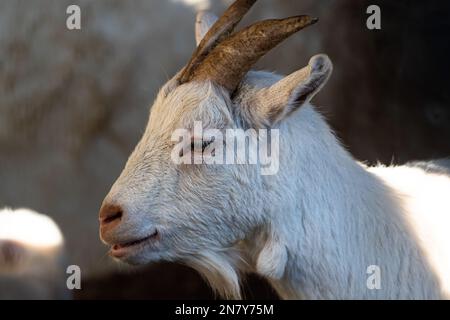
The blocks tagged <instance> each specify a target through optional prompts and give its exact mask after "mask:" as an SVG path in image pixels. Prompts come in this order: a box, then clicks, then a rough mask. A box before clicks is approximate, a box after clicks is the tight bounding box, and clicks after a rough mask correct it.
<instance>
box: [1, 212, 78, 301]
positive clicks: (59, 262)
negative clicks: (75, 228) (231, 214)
mask: <svg viewBox="0 0 450 320" xmlns="http://www.w3.org/2000/svg"><path fill="white" fill-rule="evenodd" d="M64 260H65V257H64V248H63V237H62V234H61V231H60V229H59V228H58V226H57V225H56V223H55V222H54V221H53V220H52V219H51V218H50V217H48V216H46V215H43V214H39V213H37V212H35V211H33V210H30V209H16V210H12V209H8V208H4V209H0V300H2V299H68V298H70V296H71V294H70V292H69V290H68V289H67V287H66V276H67V275H66V273H65V271H66V266H67V264H66V261H64Z"/></svg>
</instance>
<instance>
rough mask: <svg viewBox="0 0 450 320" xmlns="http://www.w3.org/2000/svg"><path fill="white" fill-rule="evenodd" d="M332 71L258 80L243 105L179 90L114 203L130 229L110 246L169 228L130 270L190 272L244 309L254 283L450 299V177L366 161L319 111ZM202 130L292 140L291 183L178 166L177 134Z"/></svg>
mask: <svg viewBox="0 0 450 320" xmlns="http://www.w3.org/2000/svg"><path fill="white" fill-rule="evenodd" d="M331 70H332V64H331V61H329V59H328V57H326V56H324V55H319V56H315V57H313V58H312V59H311V60H310V63H309V65H308V66H307V67H305V68H304V69H302V70H300V71H298V72H295V73H293V74H292V75H290V76H288V77H286V78H282V77H280V76H277V75H273V74H269V73H265V72H250V73H249V74H248V75H247V77H246V78H245V79H244V80H243V81H242V83H241V86H240V88H239V89H238V91H237V93H236V95H235V97H234V99H233V100H231V98H230V95H229V93H228V92H226V91H224V90H223V89H221V88H218V87H216V86H215V85H214V84H212V83H209V82H201V83H195V82H194V83H187V84H183V85H181V86H178V85H177V83H176V81H174V80H171V81H169V82H168V83H167V84H166V85H165V86H164V87H163V88H162V89H161V91H160V93H159V95H158V97H157V99H156V101H155V103H154V105H153V107H152V110H151V115H150V119H149V123H148V126H147V129H146V131H145V133H144V135H143V137H142V140H141V141H140V142H139V144H138V146H137V147H136V149H135V151H134V152H133V153H132V155H131V156H130V159H129V161H128V163H127V165H126V167H125V169H124V171H123V172H122V174H121V176H120V177H119V179H118V180H117V181H116V183H115V184H114V186H113V187H112V189H111V191H110V193H109V195H108V196H107V197H106V199H105V202H106V203H116V204H120V205H121V206H122V208H123V209H124V210H123V211H124V216H123V217H122V221H121V223H120V225H118V226H117V227H116V228H115V229H114V230H112V231H108V232H104V233H103V234H102V239H103V240H104V241H105V242H106V243H108V244H114V243H117V242H121V241H127V240H128V241H129V240H133V239H136V238H140V237H145V236H146V235H148V233H149V232H150V231H151V230H154V228H156V229H158V230H159V231H160V234H161V239H160V240H159V241H158V242H156V243H153V244H152V245H151V246H150V245H149V246H148V247H145V248H144V249H142V250H141V251H138V252H135V253H134V254H132V255H129V256H127V257H125V258H124V259H123V260H125V261H128V262H130V263H139V264H142V263H149V262H151V261H157V260H169V261H182V262H184V263H187V264H188V265H190V266H192V267H194V268H196V269H197V270H199V271H200V272H201V273H202V274H203V275H204V276H205V277H206V278H207V279H208V280H209V281H210V283H211V285H212V286H213V287H214V288H216V289H217V290H218V292H219V293H221V294H222V295H223V296H226V297H234V298H239V297H241V296H240V290H239V274H240V273H242V272H257V273H259V274H260V275H262V276H264V277H266V278H267V279H268V280H269V281H270V282H271V283H272V285H273V286H274V288H275V289H276V290H277V292H278V293H279V294H280V296H281V297H282V298H285V299H296V298H307V299H354V298H356V299H371V298H383V299H407V298H418V299H419V298H442V297H445V294H446V292H448V288H449V286H448V280H449V272H450V269H449V257H450V252H449V249H448V248H449V246H448V243H449V239H448V236H447V234H448V231H447V230H448V229H449V227H450V224H449V214H450V179H449V177H448V176H445V175H443V174H441V175H439V174H431V173H425V172H424V171H423V170H421V169H418V168H415V169H413V168H409V169H406V168H402V167H396V168H382V167H379V168H367V167H365V166H364V165H362V164H360V163H358V162H357V161H355V160H354V159H353V158H352V157H351V155H350V154H349V153H348V152H347V151H346V150H345V149H344V148H343V147H342V146H341V145H340V143H339V142H338V141H337V139H336V138H335V136H334V135H333V133H332V131H331V129H330V128H329V126H328V125H327V124H326V122H325V121H324V119H323V118H322V116H321V115H320V114H319V113H318V112H317V111H315V110H314V108H313V107H312V106H311V105H310V104H309V101H310V100H311V99H312V97H313V96H314V94H315V93H317V92H318V91H319V90H320V89H321V88H322V87H323V85H324V84H325V82H326V81H327V79H328V77H329V75H330V73H331ZM195 120H201V121H202V122H203V124H204V126H205V127H212V128H219V129H225V128H248V127H267V126H270V127H273V128H277V129H279V130H280V169H279V172H278V174H276V175H273V176H260V175H259V171H258V166H251V165H234V166H227V165H216V166H208V165H195V166H176V165H174V164H173V163H172V162H171V161H170V152H171V148H172V146H173V145H172V144H171V142H170V136H171V133H172V132H173V131H174V130H175V129H177V128H190V126H192V125H193V122H194V121H195ZM432 190H433V191H432ZM371 265H377V266H379V267H380V270H381V279H380V280H381V289H379V290H376V289H375V290H371V289H369V288H368V287H367V278H368V276H369V275H368V274H367V273H366V271H367V268H368V267H369V266H371Z"/></svg>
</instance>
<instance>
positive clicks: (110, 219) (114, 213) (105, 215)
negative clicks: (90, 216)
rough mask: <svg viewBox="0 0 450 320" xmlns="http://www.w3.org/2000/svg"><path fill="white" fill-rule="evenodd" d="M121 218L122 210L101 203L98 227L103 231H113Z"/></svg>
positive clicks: (118, 206) (114, 205)
mask: <svg viewBox="0 0 450 320" xmlns="http://www.w3.org/2000/svg"><path fill="white" fill-rule="evenodd" d="M122 216H123V209H122V207H121V206H120V205H117V204H111V203H107V202H105V203H103V205H102V207H101V208H100V212H99V220H100V227H101V229H102V232H103V231H107V230H111V229H114V228H115V227H116V226H118V225H119V224H120V221H121V220H122Z"/></svg>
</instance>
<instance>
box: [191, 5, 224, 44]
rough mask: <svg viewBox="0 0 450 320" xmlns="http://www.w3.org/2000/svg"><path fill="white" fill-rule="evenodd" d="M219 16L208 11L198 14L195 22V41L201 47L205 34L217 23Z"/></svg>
mask: <svg viewBox="0 0 450 320" xmlns="http://www.w3.org/2000/svg"><path fill="white" fill-rule="evenodd" d="M217 19H218V18H217V16H216V15H214V14H212V13H211V12H208V11H200V12H199V13H197V18H196V20H195V41H196V43H197V45H199V43H200V41H202V39H203V37H204V36H205V34H206V33H207V32H208V30H209V29H210V28H211V27H212V26H213V24H214V23H215V22H216V21H217Z"/></svg>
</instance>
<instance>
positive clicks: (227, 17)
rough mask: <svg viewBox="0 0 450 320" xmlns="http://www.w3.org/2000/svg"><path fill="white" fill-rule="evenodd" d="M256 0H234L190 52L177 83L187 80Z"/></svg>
mask: <svg viewBox="0 0 450 320" xmlns="http://www.w3.org/2000/svg"><path fill="white" fill-rule="evenodd" d="M255 2H256V0H236V1H235V2H234V3H233V4H232V5H231V6H230V7H229V8H228V9H227V10H226V11H225V12H224V14H223V15H222V16H221V17H220V18H219V19H218V20H217V21H216V23H215V24H214V25H213V26H212V27H211V29H209V31H208V32H207V33H206V34H205V36H204V38H203V39H202V41H201V42H200V44H199V45H198V46H197V48H196V50H195V51H194V53H193V54H192V57H191V59H190V60H189V62H188V64H187V65H186V67H185V68H184V70H183V72H182V73H181V75H180V77H179V80H178V81H179V83H180V84H181V83H185V82H188V81H189V80H190V78H191V76H192V72H193V70H194V69H195V68H196V67H197V66H198V65H200V64H201V62H202V61H203V60H204V59H205V58H206V56H207V55H208V53H209V52H210V51H211V50H212V49H213V48H214V47H215V46H216V45H217V44H218V43H220V42H221V41H222V40H224V39H225V38H227V37H228V36H229V35H230V34H231V33H232V32H233V30H234V28H235V27H236V25H237V24H238V23H239V22H240V21H241V20H242V18H243V17H244V15H245V14H246V13H247V12H248V10H250V8H251V7H252V6H253V4H254V3H255Z"/></svg>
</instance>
